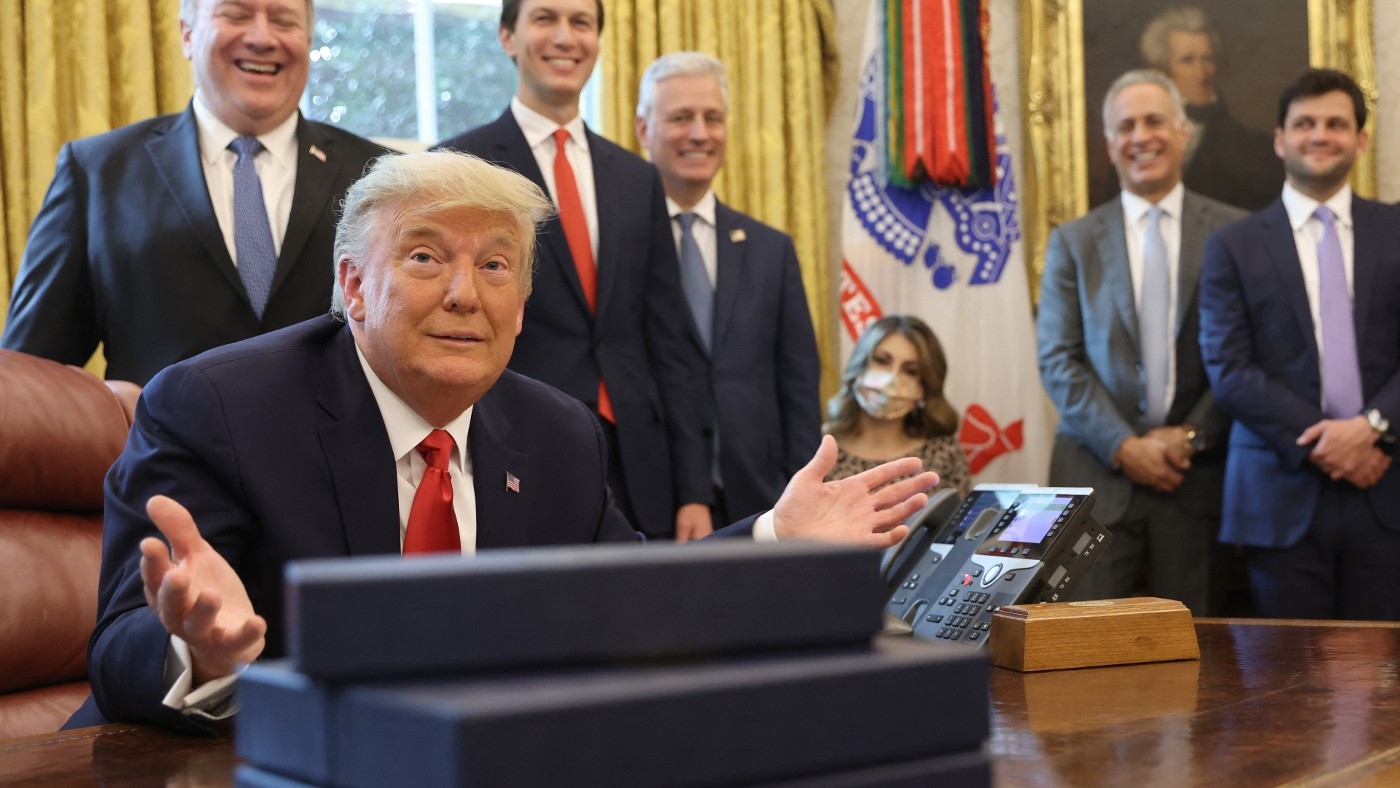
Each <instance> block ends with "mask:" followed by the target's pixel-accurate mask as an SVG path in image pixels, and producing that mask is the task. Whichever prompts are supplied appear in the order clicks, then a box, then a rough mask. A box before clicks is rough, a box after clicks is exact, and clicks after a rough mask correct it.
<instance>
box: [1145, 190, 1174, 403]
mask: <svg viewBox="0 0 1400 788" xmlns="http://www.w3.org/2000/svg"><path fill="white" fill-rule="evenodd" d="M1142 252H1143V253H1142V263H1143V265H1142V303H1141V305H1140V306H1139V308H1138V334H1139V337H1140V340H1141V342H1142V366H1143V376H1144V385H1145V386H1146V390H1147V403H1146V407H1145V408H1144V410H1143V415H1142V420H1143V423H1144V424H1146V425H1147V426H1148V427H1159V426H1161V425H1163V424H1165V423H1166V421H1167V378H1168V377H1169V375H1170V372H1171V355H1170V350H1171V330H1172V316H1171V301H1172V278H1171V266H1170V265H1169V264H1168V263H1167V242H1166V240H1165V239H1164V238H1162V208H1161V206H1158V205H1154V206H1152V207H1151V208H1150V209H1149V210H1148V212H1147V237H1146V239H1145V242H1144V243H1143V247H1142Z"/></svg>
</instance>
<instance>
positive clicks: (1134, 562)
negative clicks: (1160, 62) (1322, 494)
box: [1036, 70, 1244, 615]
mask: <svg viewBox="0 0 1400 788" xmlns="http://www.w3.org/2000/svg"><path fill="white" fill-rule="evenodd" d="M1104 135H1105V136H1106V137H1107V138H1108V153H1109V158H1110V159H1112V161H1113V164H1114V166H1115V167H1116V168H1117V170H1118V178H1119V181H1120V182H1121V183H1122V187H1123V191H1122V194H1121V195H1120V196H1119V197H1118V198H1116V199H1114V200H1112V201H1111V202H1108V203H1105V204H1103V205H1101V206H1099V207H1097V208H1095V209H1094V210H1093V211H1091V212H1089V214H1088V215H1087V216H1085V217H1083V218H1081V219H1077V220H1075V221H1073V222H1069V223H1068V224H1065V225H1063V226H1061V227H1058V228H1056V230H1055V232H1054V233H1052V234H1051V236H1050V242H1049V244H1048V246H1047V248H1046V252H1045V277H1044V280H1043V282H1042V284H1041V296H1040V311H1039V314H1038V316H1037V319H1036V339H1037V349H1038V353H1039V360H1040V376H1041V380H1042V381H1043V382H1044V384H1045V390H1046V392H1047V393H1049V395H1050V399H1051V400H1052V401H1053V402H1054V403H1055V407H1056V409H1057V410H1058V411H1059V414H1060V426H1059V429H1058V430H1057V431H1056V433H1055V446H1054V450H1053V452H1052V454H1051V456H1050V483H1051V484H1054V485H1067V486H1085V487H1093V488H1094V489H1095V491H1096V492H1097V494H1098V503H1097V504H1096V505H1095V506H1094V516H1095V517H1097V518H1099V520H1100V521H1102V522H1103V523H1104V524H1105V525H1107V526H1108V527H1109V528H1111V529H1113V544H1112V545H1111V546H1110V547H1109V550H1108V552H1107V553H1105V554H1104V555H1103V557H1102V558H1100V560H1099V562H1098V563H1097V564H1095V566H1094V568H1093V570H1092V571H1090V572H1089V574H1088V575H1087V576H1086V577H1085V578H1084V583H1083V584H1081V586H1080V587H1079V589H1077V590H1076V592H1075V593H1076V596H1077V597H1079V598H1081V599H1095V598H1102V597H1108V598H1118V597H1124V596H1129V595H1131V594H1134V593H1137V592H1138V591H1139V590H1145V591H1147V593H1149V594H1152V595H1154V596H1161V597H1166V598H1168V599H1176V600H1179V601H1181V602H1182V603H1184V604H1185V605H1186V606H1187V607H1189V608H1190V609H1191V611H1192V612H1193V613H1194V614H1196V615H1210V614H1211V613H1212V612H1213V607H1214V606H1215V605H1216V604H1218V603H1220V602H1222V601H1223V582H1222V577H1221V574H1222V573H1221V571H1220V569H1221V568H1222V565H1223V561H1222V560H1221V558H1222V556H1220V555H1219V554H1218V553H1219V550H1218V548H1217V546H1216V542H1215V538H1216V533H1217V530H1218V525H1219V513H1220V486H1221V479H1222V476H1223V474H1224V463H1223V451H1222V450H1223V448H1224V446H1223V445H1222V444H1223V443H1224V437H1225V428H1226V425H1227V419H1226V418H1225V417H1224V416H1223V414H1221V412H1220V410H1219V409H1218V408H1217V407H1216V406H1215V401H1214V399H1213V398H1212V397H1211V393H1210V389H1209V388H1208V387H1207V384H1206V376H1205V370H1204V369H1203V368H1202V366H1201V354H1200V347H1199V346H1198V344H1197V341H1196V327H1197V310H1196V284H1197V275H1198V273H1199V271H1200V267H1201V250H1202V247H1203V246H1204V245H1205V240H1206V237H1207V236H1208V235H1209V234H1210V232H1211V231H1212V230H1214V229H1216V228H1218V227H1222V226H1224V225H1226V224H1228V223H1229V222H1232V221H1234V220H1236V219H1238V218H1239V217H1241V216H1243V215H1244V214H1243V212H1242V211H1239V210H1238V209H1235V208H1231V207H1229V206H1227V205H1224V204H1223V203H1218V202H1216V201H1215V200H1211V199H1209V198H1206V197H1202V196H1201V195H1199V194H1196V193H1195V192H1191V191H1188V190H1186V189H1185V188H1184V187H1183V186H1182V183H1181V154H1182V150H1183V148H1184V146H1185V143H1186V116H1185V114H1184V112H1183V110H1182V101H1181V97H1180V94H1179V93H1178V92H1177V89H1176V86H1175V85H1173V84H1172V83H1171V81H1170V80H1168V79H1167V78H1166V77H1165V76H1163V75H1162V74H1160V73H1158V72H1156V71H1151V70H1143V71H1130V72H1128V73H1126V74H1124V75H1123V76H1121V77H1119V78H1118V79H1117V80H1116V81H1115V82H1114V83H1113V85H1112V87H1110V88H1109V89H1108V93H1107V95H1106V96H1105V98H1104ZM1154 217H1155V219H1154ZM1154 220H1155V222H1156V225H1155V235H1154V224H1153V222H1154ZM1154 239H1155V241H1156V242H1157V247H1158V250H1159V254H1156V255H1155V256H1154V254H1153V253H1152V251H1151V248H1152V246H1153V245H1154V244H1153V241H1154ZM1212 590H1214V592H1215V593H1212Z"/></svg>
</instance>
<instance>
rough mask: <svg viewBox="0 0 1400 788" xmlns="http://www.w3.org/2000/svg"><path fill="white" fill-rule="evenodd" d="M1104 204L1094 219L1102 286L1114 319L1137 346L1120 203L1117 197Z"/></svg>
mask: <svg viewBox="0 0 1400 788" xmlns="http://www.w3.org/2000/svg"><path fill="white" fill-rule="evenodd" d="M1105 207H1106V210H1103V211H1102V212H1100V213H1098V215H1097V217H1096V219H1095V222H1094V238H1095V241H1096V242H1097V244H1098V259H1099V260H1101V261H1106V262H1107V263H1108V264H1107V265H1104V266H1103V282H1104V289H1105V290H1107V291H1108V294H1109V298H1110V299H1111V300H1112V301H1113V308H1114V310H1115V311H1116V312H1117V313H1118V319H1119V321H1121V322H1122V323H1123V328H1124V329H1125V330H1126V331H1127V332H1128V339H1129V340H1131V341H1132V343H1133V346H1134V347H1137V345H1138V342H1139V339H1138V316H1137V304H1136V303H1135V300H1134V298H1133V276H1132V272H1131V271H1130V270H1129V268H1128V238H1127V235H1126V234H1125V233H1124V231H1123V221H1124V220H1123V207H1122V203H1121V202H1117V201H1115V202H1112V203H1109V204H1108V205H1107V206H1105Z"/></svg>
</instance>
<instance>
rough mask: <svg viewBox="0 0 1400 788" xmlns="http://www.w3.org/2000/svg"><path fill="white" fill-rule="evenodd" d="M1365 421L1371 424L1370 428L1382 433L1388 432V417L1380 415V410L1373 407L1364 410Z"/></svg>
mask: <svg viewBox="0 0 1400 788" xmlns="http://www.w3.org/2000/svg"><path fill="white" fill-rule="evenodd" d="M1366 423H1367V424H1370V425H1371V429H1373V430H1375V431H1376V432H1379V433H1380V434H1382V435H1385V434H1388V433H1389V432H1390V419H1387V418H1386V417H1385V416H1382V415H1381V412H1380V411H1379V410H1377V409H1375V408H1371V409H1370V410H1368V411H1366Z"/></svg>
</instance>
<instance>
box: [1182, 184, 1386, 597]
mask: <svg viewBox="0 0 1400 788" xmlns="http://www.w3.org/2000/svg"><path fill="white" fill-rule="evenodd" d="M1352 222H1353V226H1354V228H1355V231H1354V245H1353V249H1354V252H1355V255H1354V259H1355V268H1354V283H1353V289H1354V292H1355V299H1354V307H1353V314H1354V319H1355V325H1356V346H1357V355H1358V359H1359V362H1360V367H1361V384H1362V394H1363V400H1364V407H1365V408H1367V409H1370V408H1377V409H1379V410H1380V411H1381V413H1382V414H1385V415H1386V416H1388V417H1389V418H1391V419H1392V420H1394V419H1397V418H1400V210H1397V209H1396V208H1395V207H1393V206H1387V205H1382V204H1380V203H1376V202H1372V201H1370V200H1364V199H1360V198H1354V199H1353V202H1352ZM1201 352H1202V357H1203V360H1204V362H1205V366H1206V371H1207V373H1208V374H1209V376H1210V380H1211V387H1212V389H1213V391H1214V392H1215V400H1216V402H1217V403H1218V404H1219V405H1220V407H1222V408H1223V409H1224V410H1225V411H1226V412H1227V413H1229V414H1230V415H1231V416H1232V417H1234V419H1235V422H1234V426H1233V427H1232V428H1231V432H1230V450H1229V454H1228V461H1227V466H1226V477H1225V497H1224V511H1223V513H1222V523H1221V535H1220V538H1221V541H1224V542H1233V543H1239V544H1244V545H1247V546H1252V547H1259V548H1290V547H1293V546H1294V545H1297V544H1298V543H1299V542H1300V540H1303V538H1304V536H1305V534H1307V533H1308V532H1309V530H1310V529H1317V528H1323V527H1331V525H1332V524H1329V523H1327V522H1325V521H1324V512H1323V511H1320V510H1319V500H1320V499H1321V498H1323V497H1325V496H1324V493H1325V491H1327V490H1330V489H1333V488H1336V489H1337V490H1338V491H1339V492H1343V493H1344V492H1345V491H1344V490H1342V489H1341V488H1343V487H1345V489H1346V490H1349V491H1350V492H1351V493H1352V494H1354V495H1355V496H1356V497H1357V499H1358V500H1364V501H1366V502H1368V503H1369V508H1370V510H1371V512H1372V513H1373V515H1374V518H1375V519H1376V520H1377V521H1378V522H1379V524H1380V527H1382V528H1383V529H1385V530H1388V531H1390V532H1400V468H1397V467H1396V466H1392V467H1391V468H1390V469H1389V470H1388V471H1387V472H1386V473H1385V475H1384V476H1383V477H1382V478H1381V480H1380V481H1379V482H1378V483H1377V484H1376V485H1375V486H1373V487H1371V488H1370V489H1368V490H1365V491H1356V490H1355V488H1354V487H1351V486H1350V485H1346V484H1345V483H1344V482H1332V481H1330V480H1329V479H1327V477H1326V476H1325V474H1323V473H1322V471H1321V470H1320V469H1318V468H1317V467H1316V466H1315V465H1313V464H1312V463H1311V462H1310V461H1309V460H1308V454H1309V453H1310V451H1311V450H1312V447H1311V446H1298V445H1296V443H1295V441H1296V439H1297V438H1298V436H1299V435H1300V434H1302V432H1303V431H1304V430H1305V429H1307V428H1308V427H1310V426H1312V425H1313V424H1315V423H1316V422H1318V421H1320V420H1322V419H1323V418H1325V415H1324V413H1323V410H1322V404H1321V402H1322V382H1321V373H1320V371H1319V367H1318V349H1317V341H1316V338H1315V336H1314V330H1313V320H1312V315H1311V313H1310V310H1309V307H1308V299H1307V292H1306V290H1305V289H1304V286H1303V275H1302V270H1301V266H1300V264H1299V261H1298V252H1297V246H1296V245H1295V242H1294V239H1293V229H1292V227H1291V225H1290V224H1289V220H1288V213H1287V211H1286V210H1285V209H1284V206H1283V202H1282V201H1281V200H1279V201H1275V202H1274V204H1273V205H1271V206H1269V207H1268V208H1266V209H1264V210H1263V211H1260V212H1259V213H1256V214H1253V215H1251V216H1249V217H1247V218H1245V219H1242V220H1241V221H1239V222H1237V223H1235V224H1232V225H1230V226H1228V227H1226V228H1224V229H1222V230H1220V231H1218V232H1217V233H1215V234H1214V235H1212V236H1211V238H1210V240H1209V242H1208V243H1207V245H1206V256H1205V263H1204V267H1203V269H1202V272H1201ZM1361 547H1362V549H1363V550H1364V549H1366V548H1365V547H1364V546H1361ZM1368 574H1369V573H1368ZM1384 574H1385V575H1386V577H1394V573H1393V571H1389V570H1387V571H1386V572H1385V573H1384ZM1357 580H1361V579H1360V578H1357ZM1365 582H1375V583H1377V584H1378V585H1377V586H1376V588H1377V589H1378V590H1379V589H1380V588H1381V587H1382V586H1386V587H1388V588H1389V590H1388V591H1385V592H1384V594H1385V595H1388V596H1389V597H1390V598H1392V599H1393V598H1395V597H1396V596H1397V595H1400V588H1397V587H1396V584H1395V583H1394V582H1393V581H1391V580H1387V579H1385V578H1381V577H1371V578H1370V579H1369V580H1366V581H1365ZM1256 590H1257V589H1256ZM1378 595H1379V594H1378Z"/></svg>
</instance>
